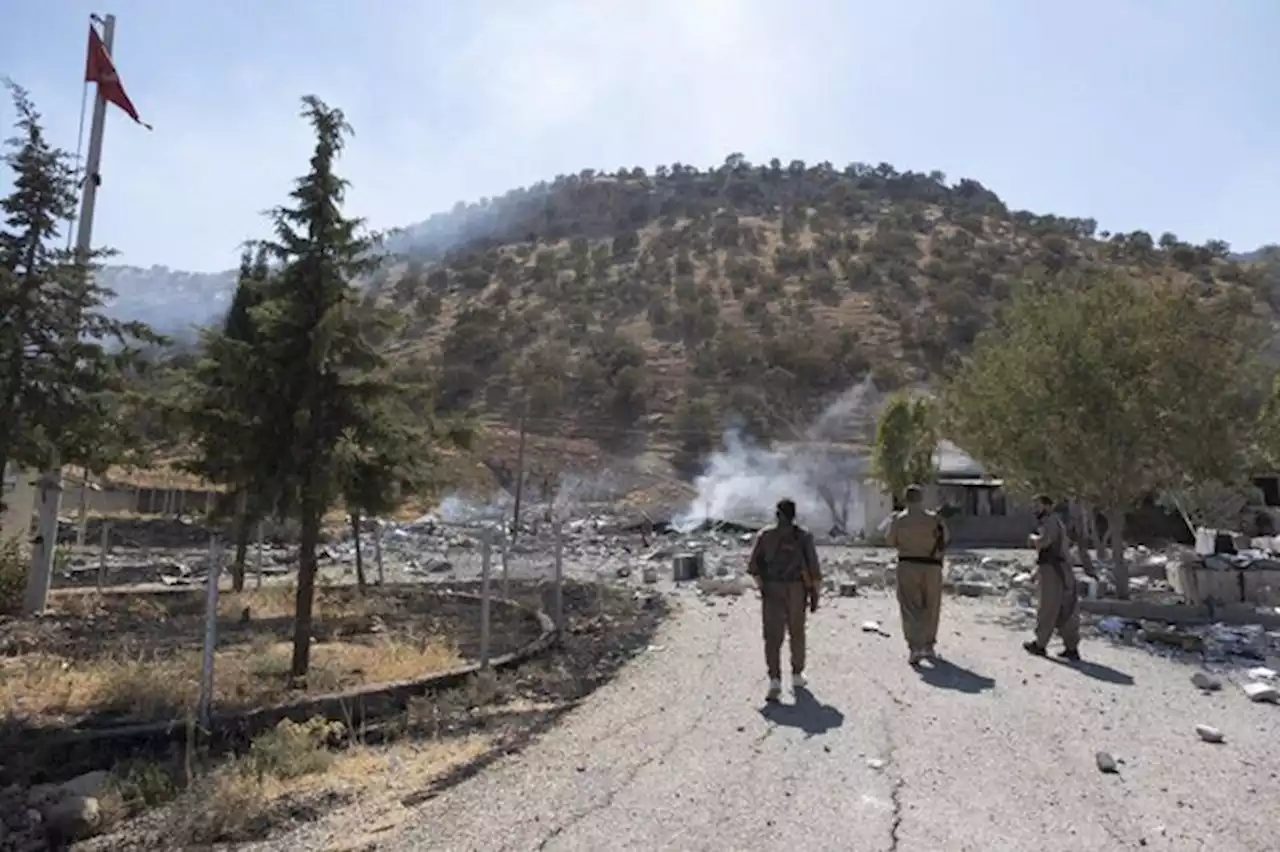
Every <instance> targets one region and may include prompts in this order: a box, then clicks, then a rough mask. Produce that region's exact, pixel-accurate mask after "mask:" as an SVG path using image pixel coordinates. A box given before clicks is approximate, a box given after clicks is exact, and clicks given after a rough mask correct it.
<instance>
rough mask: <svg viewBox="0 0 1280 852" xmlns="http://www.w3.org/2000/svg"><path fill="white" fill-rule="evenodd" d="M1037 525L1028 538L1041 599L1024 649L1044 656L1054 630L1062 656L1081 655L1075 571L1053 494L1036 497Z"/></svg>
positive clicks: (1076, 656) (1065, 658)
mask: <svg viewBox="0 0 1280 852" xmlns="http://www.w3.org/2000/svg"><path fill="white" fill-rule="evenodd" d="M1036 519H1037V520H1038V521H1039V527H1038V528H1037V530H1036V532H1035V534H1034V535H1032V536H1031V539H1030V541H1029V543H1030V545H1031V546H1032V547H1033V548H1035V551H1036V574H1037V578H1038V585H1039V588H1040V603H1039V605H1038V607H1037V608H1036V638H1034V639H1032V640H1031V641H1030V642H1024V643H1023V644H1022V647H1023V648H1024V649H1026V651H1027V653H1029V654H1034V655H1035V656H1037V657H1043V656H1044V655H1045V654H1046V652H1047V650H1048V647H1049V640H1050V639H1052V638H1053V632H1054V630H1057V631H1058V635H1059V636H1061V637H1062V644H1063V646H1064V647H1063V650H1062V652H1061V653H1060V654H1059V655H1058V656H1060V657H1062V658H1063V659H1064V660H1079V659H1080V604H1079V599H1078V595H1077V592H1076V575H1075V571H1074V570H1072V567H1071V562H1070V560H1069V559H1068V558H1067V554H1068V547H1069V543H1068V540H1067V530H1066V527H1065V526H1064V525H1063V523H1062V518H1061V517H1060V516H1059V515H1058V513H1057V512H1055V511H1053V498H1051V497H1049V496H1048V495H1047V494H1041V495H1040V496H1038V497H1036Z"/></svg>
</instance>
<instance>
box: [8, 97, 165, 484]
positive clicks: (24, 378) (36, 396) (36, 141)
mask: <svg viewBox="0 0 1280 852" xmlns="http://www.w3.org/2000/svg"><path fill="white" fill-rule="evenodd" d="M5 87H6V88H7V89H8V91H9V92H10V94H11V96H12V98H13V103H14V108H15V111H16V112H17V115H18V120H17V122H16V124H15V127H16V129H17V131H18V132H17V135H16V136H15V137H14V138H12V139H10V140H8V142H7V143H6V147H7V149H8V150H7V151H6V153H5V155H4V158H3V159H4V163H5V164H6V165H7V166H8V167H9V169H10V170H11V171H12V173H13V190H12V192H11V193H10V194H9V195H8V196H7V197H5V198H4V199H0V214H2V215H3V222H2V223H0V470H3V468H4V466H5V465H6V464H7V463H9V462H11V461H12V462H17V463H18V464H19V465H22V466H24V467H46V466H48V465H50V464H51V463H52V462H53V461H55V460H61V461H63V462H66V463H70V464H77V465H80V466H82V467H86V468H89V469H102V468H104V467H105V465H106V464H108V463H110V461H111V458H109V456H111V455H113V454H116V453H118V452H120V451H122V447H123V446H124V443H123V442H121V441H119V440H114V439H113V440H109V441H108V440H103V439H102V433H103V431H104V430H105V429H107V428H111V426H114V425H116V424H112V417H113V414H114V413H115V412H116V410H117V409H118V408H119V405H120V399H121V394H122V393H123V391H124V384H123V375H124V371H125V370H127V369H130V368H132V367H133V366H134V365H136V364H137V363H138V361H139V357H138V356H139V350H138V349H137V348H135V347H134V346H133V345H132V344H135V343H137V342H142V343H159V342H162V339H161V338H159V337H158V336H156V335H155V334H153V333H152V332H151V330H150V329H149V328H147V326H145V325H143V324H141V323H120V322H116V321H114V320H111V319H108V318H107V317H106V316H104V315H103V314H102V312H101V308H102V304H103V302H104V301H105V300H106V299H107V298H109V297H110V296H111V295H112V293H111V292H110V291H108V290H106V289H105V288H102V287H99V286H98V285H97V284H96V283H95V282H94V279H93V274H92V273H93V263H94V261H95V260H96V259H98V258H100V257H102V256H103V255H104V254H106V253H105V252H100V251H99V252H93V253H91V254H90V255H89V256H87V257H83V256H77V255H75V254H73V253H71V252H69V251H67V250H65V249H62V248H59V243H60V242H61V238H62V227H63V225H64V224H65V223H66V222H68V221H69V220H70V219H71V218H72V217H73V216H74V214H75V207H76V195H77V191H76V178H75V169H74V168H73V167H72V160H71V158H70V156H69V155H68V154H67V153H66V152H65V151H62V150H60V149H58V148H54V147H53V146H51V145H50V144H49V142H48V140H47V139H46V138H45V136H44V131H43V128H42V126H41V123H40V115H39V113H38V112H37V111H36V109H35V106H34V105H33V104H32V102H31V100H30V98H29V97H28V96H27V93H26V91H24V90H23V89H22V88H21V87H19V86H16V85H14V84H13V83H9V82H6V83H5ZM109 424H110V425H109Z"/></svg>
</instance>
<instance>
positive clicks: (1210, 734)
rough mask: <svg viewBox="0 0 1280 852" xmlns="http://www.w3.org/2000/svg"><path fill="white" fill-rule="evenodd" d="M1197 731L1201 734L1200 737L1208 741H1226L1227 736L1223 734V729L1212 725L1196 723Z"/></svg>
mask: <svg viewBox="0 0 1280 852" xmlns="http://www.w3.org/2000/svg"><path fill="white" fill-rule="evenodd" d="M1196 733H1197V734H1199V735H1200V739H1202V740H1204V741H1205V742H1207V743H1221V742H1225V741H1226V737H1224V736H1223V735H1222V731H1219V730H1218V729H1217V728H1215V727H1213V726H1212V725H1196Z"/></svg>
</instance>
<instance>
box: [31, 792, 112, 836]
mask: <svg viewBox="0 0 1280 852" xmlns="http://www.w3.org/2000/svg"><path fill="white" fill-rule="evenodd" d="M43 815H44V822H45V825H46V826H47V827H48V831H49V833H50V835H52V836H55V837H58V838H62V839H65V840H83V839H84V838H86V837H89V836H91V835H92V834H93V833H94V832H95V831H97V829H98V825H99V824H100V823H101V821H102V812H101V809H100V808H99V807H98V800H97V799H95V798H94V797H92V796H76V795H67V796H63V797H61V798H59V799H58V800H57V801H55V802H53V803H52V804H50V805H48V806H47V807H45V808H44V810H43Z"/></svg>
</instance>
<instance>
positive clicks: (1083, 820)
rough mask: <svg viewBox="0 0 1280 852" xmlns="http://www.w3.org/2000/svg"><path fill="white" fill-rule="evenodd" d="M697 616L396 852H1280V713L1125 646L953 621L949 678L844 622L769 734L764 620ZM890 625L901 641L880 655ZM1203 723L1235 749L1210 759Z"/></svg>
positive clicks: (845, 605) (434, 807)
mask: <svg viewBox="0 0 1280 852" xmlns="http://www.w3.org/2000/svg"><path fill="white" fill-rule="evenodd" d="M679 599H680V600H682V601H683V602H684V607H683V610H682V611H681V612H680V613H679V614H678V615H677V616H676V617H673V618H672V619H670V621H669V622H668V624H667V625H666V626H665V627H664V628H663V629H662V632H661V633H660V634H659V637H658V638H657V639H656V640H655V644H654V646H653V648H652V649H651V650H650V651H649V652H647V653H646V654H644V655H642V656H641V658H639V659H638V660H637V661H635V662H633V663H631V664H630V665H629V666H628V667H627V668H625V669H624V670H623V672H622V673H621V675H620V676H619V677H618V678H617V679H615V680H614V681H612V682H610V683H608V684H606V685H605V686H603V687H602V688H601V689H600V690H599V691H597V692H596V693H595V694H594V695H593V696H592V697H591V698H590V699H589V700H588V701H587V702H586V703H585V704H584V705H583V706H582V707H580V708H579V709H577V710H575V711H573V712H571V713H570V714H568V715H567V716H566V717H565V718H564V720H563V721H562V722H561V724H559V725H558V726H557V727H555V728H554V729H552V730H551V731H549V732H548V733H546V734H545V735H543V736H542V737H541V738H540V739H539V740H538V741H536V742H535V743H533V744H532V745H530V746H529V747H528V748H526V749H524V750H523V751H521V752H519V753H517V754H514V755H512V756H509V757H507V758H505V759H503V760H501V761H499V762H498V763H497V764H495V765H494V766H492V767H491V768H490V769H489V770H487V771H486V772H484V773H481V774H479V775H477V776H476V777H474V778H472V779H470V780H468V781H466V782H464V783H462V784H460V785H458V786H456V787H454V788H452V789H449V790H447V791H445V792H443V793H442V794H441V795H439V796H438V797H436V798H434V799H432V800H430V801H428V802H426V803H424V804H423V805H421V806H420V808H419V809H418V810H417V812H416V813H415V814H414V815H413V816H412V817H411V818H410V819H409V820H407V821H406V823H404V824H403V825H401V826H400V827H398V829H397V830H396V831H395V832H394V833H393V832H388V833H387V834H385V835H382V836H381V837H380V838H379V839H378V842H377V846H376V848H377V849H378V850H380V852H421V850H437V849H438V850H486V852H487V850H535V849H546V850H602V849H608V850H641V849H644V850H653V849H673V850H676V849H679V850H701V849H706V850H711V849H784V848H789V847H791V846H793V845H796V846H798V845H799V844H803V847H804V848H806V849H810V850H826V849H830V850H846V852H847V850H898V852H906V851H907V850H919V852H937V850H983V852H999V850H1009V852H1014V851H1015V850H1017V852H1024V850H1027V849H1033V848H1037V849H1044V850H1064V852H1066V850H1072V852H1078V850H1094V849H1096V850H1104V849H1105V850H1117V849H1130V848H1132V849H1138V848H1143V849H1156V850H1161V849H1163V850H1193V849H1212V850H1214V852H1233V850H1241V852H1262V851H1263V850H1269V849H1276V848H1280V824H1278V823H1277V821H1276V819H1275V815H1274V814H1275V811H1274V803H1275V802H1276V801H1277V797H1278V796H1280V780H1278V778H1280V736H1277V734H1280V708H1277V707H1275V706H1269V705H1261V704H1252V703H1250V702H1248V701H1247V699H1246V698H1245V697H1244V695H1243V694H1242V693H1241V692H1240V691H1239V690H1238V689H1237V688H1236V687H1234V686H1233V685H1231V684H1228V685H1227V686H1226V688H1225V689H1224V690H1223V691H1222V692H1219V693H1211V694H1201V693H1200V692H1199V691H1198V690H1196V689H1195V688H1194V687H1193V686H1192V685H1191V684H1190V681H1189V677H1190V675H1191V673H1192V672H1193V671H1194V669H1193V668H1191V667H1188V666H1186V665H1182V664H1178V663H1174V662H1170V661H1168V660H1165V659H1162V658H1159V657H1155V656H1152V655H1150V654H1149V653H1147V652H1145V651H1142V650H1140V649H1135V648H1130V647H1122V646H1114V645H1111V644H1108V643H1106V642H1104V641H1102V640H1095V641H1092V642H1089V643H1087V644H1086V646H1085V648H1084V651H1085V654H1086V657H1087V659H1088V661H1089V664H1088V665H1085V666H1083V667H1071V666H1067V665H1064V664H1060V663H1057V662H1054V661H1051V660H1043V659H1033V658H1030V657H1028V656H1027V655H1026V654H1025V653H1024V652H1023V651H1022V650H1021V647H1020V643H1021V641H1022V639H1023V638H1025V634H1024V633H1019V632H1015V631H1014V630H1012V629H1010V627H1009V626H1008V623H1007V621H1008V620H1007V615H1008V612H1009V609H1008V607H1007V605H1005V604H1002V603H998V602H994V601H987V600H961V599H955V598H948V599H947V600H946V601H945V603H944V613H943V620H944V621H943V631H942V637H943V641H942V644H941V650H942V651H943V653H944V655H945V656H946V658H947V660H948V661H949V664H948V665H945V666H942V667H941V668H939V669H938V670H937V671H936V672H924V673H918V672H916V671H913V670H912V669H911V668H909V667H908V666H907V665H906V663H905V648H904V647H903V645H902V642H901V639H900V638H899V635H898V634H899V631H898V629H897V618H896V606H895V604H894V603H893V600H892V599H891V598H890V597H888V596H887V595H882V594H873V595H871V596H866V597H860V598H851V599H838V600H832V601H827V602H826V604H825V607H824V609H823V610H822V611H820V612H819V613H818V614H817V616H816V617H815V618H814V620H813V621H812V622H811V634H810V648H811V651H810V676H811V681H812V684H811V694H812V699H811V700H806V701H803V702H802V703H801V704H800V705H798V706H794V705H792V702H793V701H794V700H795V699H793V697H792V696H791V695H790V694H788V695H787V696H786V697H785V699H784V700H785V703H784V705H783V706H782V707H780V708H778V709H777V710H775V711H772V712H767V711H766V712H762V708H763V707H764V705H763V702H762V700H761V699H762V697H763V687H764V682H763V673H762V668H763V662H762V652H761V648H760V641H759V632H760V631H759V621H758V610H757V604H756V602H755V600H754V599H753V598H752V597H751V596H746V597H743V598H741V599H736V600H735V599H727V598H724V599H713V600H712V601H711V602H709V603H708V602H704V601H701V600H699V599H698V598H696V597H694V596H693V595H692V594H689V593H681V594H680V595H679ZM872 619H874V620H878V621H880V622H881V623H882V624H883V625H884V626H885V627H886V628H888V631H889V632H890V633H891V634H892V635H891V636H890V637H885V636H880V635H877V634H874V633H867V632H863V631H862V630H861V629H860V625H861V623H862V622H863V621H866V620H872ZM1200 722H1204V723H1208V724H1211V725H1214V726H1216V727H1218V728H1220V729H1221V730H1222V731H1223V732H1224V733H1225V734H1226V738H1227V742H1226V744H1224V745H1210V744H1207V743H1203V742H1201V741H1200V740H1199V739H1198V738H1197V736H1196V734H1195V731H1194V727H1195V725H1196V724H1197V723H1200ZM1098 750H1106V751H1108V752H1111V753H1112V754H1114V755H1115V756H1116V757H1117V758H1118V759H1119V760H1121V761H1122V764H1121V767H1120V772H1119V774H1117V775H1104V774H1102V773H1100V772H1099V771H1098V769H1097V767H1096V765H1095V752H1097V751H1098ZM341 840H342V839H341V838H340V837H331V838H329V839H328V840H327V841H326V843H327V845H310V846H309V848H314V849H322V848H328V849H341V848H352V847H350V846H343V845H342V842H341ZM315 842H317V843H320V840H319V838H316V839H315ZM295 848H296V847H295Z"/></svg>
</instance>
